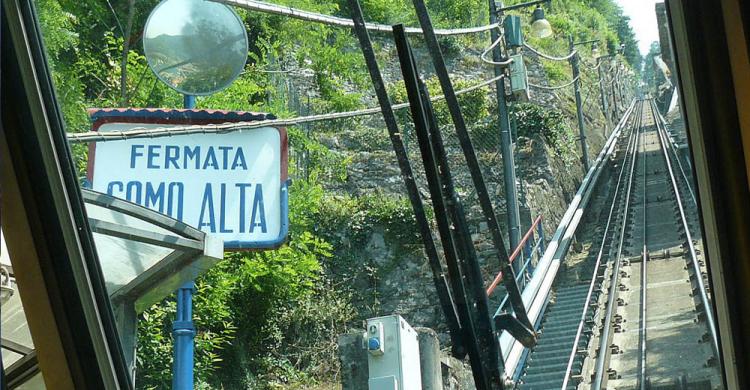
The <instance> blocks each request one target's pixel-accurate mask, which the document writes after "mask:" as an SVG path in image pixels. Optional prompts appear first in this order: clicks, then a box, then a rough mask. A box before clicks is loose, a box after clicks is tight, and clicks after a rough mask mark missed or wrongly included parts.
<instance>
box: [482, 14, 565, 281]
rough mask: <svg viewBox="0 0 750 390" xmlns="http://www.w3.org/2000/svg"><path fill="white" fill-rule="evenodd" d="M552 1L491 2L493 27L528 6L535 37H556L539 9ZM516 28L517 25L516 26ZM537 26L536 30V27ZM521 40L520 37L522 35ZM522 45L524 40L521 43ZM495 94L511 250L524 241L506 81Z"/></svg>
mask: <svg viewBox="0 0 750 390" xmlns="http://www.w3.org/2000/svg"><path fill="white" fill-rule="evenodd" d="M550 1H551V0H536V1H530V2H527V3H521V4H516V5H511V6H508V7H503V3H502V1H496V0H489V5H490V24H496V23H498V22H499V25H503V23H502V22H503V13H504V12H505V11H510V10H514V9H520V8H524V7H530V6H534V5H536V6H537V9H536V10H534V14H533V18H532V20H533V21H532V31H534V32H535V34H541V35H539V36H549V35H551V34H552V28H551V27H550V26H549V22H548V21H547V20H546V19H545V18H544V11H543V10H542V9H541V8H539V7H538V6H539V5H540V4H543V3H550ZM513 24H514V25H515V23H513ZM535 26H536V27H535ZM499 38H500V34H499V33H498V29H494V28H493V29H492V30H490V39H491V40H492V43H493V44H494V43H495V42H497V41H498V39H499ZM519 38H520V34H519ZM506 39H507V35H506ZM517 43H518V44H519V45H520V44H521V41H520V39H519V42H517ZM503 57H504V56H503V53H502V51H501V49H500V45H494V48H493V49H492V60H493V64H494V66H493V68H494V72H495V77H500V76H502V75H503V68H502V66H503V65H502V64H503V62H504V61H503V60H506V61H505V62H507V58H503ZM495 93H496V94H497V115H498V122H499V124H500V152H501V154H502V158H503V183H504V185H505V205H506V214H507V221H508V241H509V244H510V245H509V246H510V248H511V250H513V249H515V248H516V247H517V246H518V244H519V243H520V242H521V218H520V212H519V208H518V194H517V192H516V167H515V162H514V158H513V143H512V140H511V134H510V119H509V115H508V104H507V102H506V101H505V81H504V80H503V79H498V80H497V81H495ZM520 263H521V262H514V263H513V264H514V270H516V271H518V270H519V269H520Z"/></svg>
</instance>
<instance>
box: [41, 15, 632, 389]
mask: <svg viewBox="0 0 750 390" xmlns="http://www.w3.org/2000/svg"><path fill="white" fill-rule="evenodd" d="M275 2H276V3H278V4H285V5H289V6H293V7H295V8H301V9H305V10H308V11H314V12H320V13H323V14H327V15H336V16H341V17H348V16H349V11H348V8H347V2H346V1H343V0H323V1H320V0H317V1H316V0H299V1H290V0H284V1H275ZM519 2H520V1H508V2H507V3H506V5H510V4H515V3H519ZM156 4H157V1H155V0H149V1H142V2H133V1H131V2H112V6H107V5H103V4H99V3H92V2H76V1H72V0H37V7H38V10H39V12H40V13H41V25H42V30H43V32H44V34H45V38H46V42H45V43H46V46H47V50H48V57H49V59H50V61H51V65H52V69H53V71H54V77H55V82H56V88H57V95H58V97H59V99H60V101H61V104H62V108H63V112H64V114H65V119H66V121H67V124H68V131H71V132H80V131H86V130H88V127H89V123H88V119H87V117H86V111H85V110H86V109H87V108H91V107H117V106H130V107H180V106H181V104H182V96H180V95H179V94H178V93H176V92H174V91H172V90H170V89H169V88H168V87H166V86H165V85H163V84H162V83H160V82H159V81H158V80H157V79H156V78H155V77H154V75H153V74H152V73H151V71H150V70H149V69H148V67H147V64H146V60H145V57H144V55H143V49H142V42H141V41H140V38H141V34H142V29H143V25H144V23H145V20H146V18H147V17H148V14H149V12H150V10H151V9H152V8H153V7H154V6H155V5H156ZM362 5H363V8H364V13H365V15H366V16H367V17H368V19H369V20H371V21H373V22H379V23H386V24H393V23H404V24H406V25H410V26H416V25H417V23H416V17H415V15H414V12H413V8H412V7H411V4H410V3H409V2H404V1H400V0H365V1H362ZM428 7H429V8H430V10H431V16H432V17H433V19H434V20H435V23H436V25H437V26H439V27H469V26H479V25H484V24H486V23H487V19H488V17H487V12H488V11H487V4H486V3H485V2H484V1H480V0H431V1H428ZM529 12H530V10H524V11H519V12H515V11H514V13H515V14H518V15H521V16H522V20H523V21H524V29H525V30H524V31H525V33H526V36H527V37H528V36H529V35H530V34H529V31H528V28H529V27H528V24H529V23H527V21H528V20H529V18H530V15H529ZM238 13H239V14H240V16H241V17H242V19H243V20H244V22H245V25H246V28H247V31H248V36H249V37H250V43H251V45H250V50H251V53H250V58H249V59H248V63H247V66H246V71H245V72H244V73H243V74H242V75H241V76H240V77H239V78H238V79H237V81H235V82H234V84H232V86H230V87H229V88H227V89H226V90H224V91H221V92H219V93H216V94H214V95H211V96H208V97H201V98H199V99H198V101H197V105H198V108H199V109H209V108H211V109H224V110H246V111H259V112H270V113H273V114H275V115H277V116H279V117H295V116H304V115H311V114H319V113H330V112H340V111H350V110H356V109H360V108H365V107H376V106H377V104H376V100H375V99H374V92H373V90H372V86H371V85H370V79H369V77H368V74H367V71H366V68H365V66H364V61H363V59H362V55H361V52H360V51H359V47H358V46H357V44H356V39H355V37H354V36H353V34H352V32H351V31H350V30H348V29H341V28H336V27H331V26H324V25H319V24H310V23H307V22H303V21H299V20H292V19H287V18H285V17H282V16H275V15H267V14H260V13H255V12H248V11H244V10H238ZM547 17H548V19H549V21H550V22H551V24H552V27H553V29H554V31H555V36H554V37H552V38H550V39H546V40H542V39H536V38H528V40H527V42H528V43H529V44H530V45H531V46H533V47H535V48H537V49H539V50H541V51H543V52H545V53H548V54H551V55H555V56H562V55H565V54H566V53H567V51H568V41H567V36H568V35H572V36H574V37H575V40H576V41H586V40H592V39H596V40H599V41H600V42H602V43H601V45H600V46H599V47H598V50H599V54H598V55H604V54H613V55H614V54H617V51H618V49H619V48H620V46H621V45H624V46H623V55H622V56H620V57H622V58H624V59H625V63H627V64H628V66H629V67H631V68H632V69H640V61H641V59H640V54H639V53H638V50H637V47H636V42H635V40H634V38H633V32H632V30H631V27H630V26H629V25H628V22H627V18H623V16H622V12H621V10H620V9H619V8H618V7H617V6H616V5H615V3H614V1H613V0H592V1H582V0H581V1H576V0H556V1H554V2H553V3H552V8H551V9H548V10H547ZM129 26H130V27H129ZM374 39H375V44H376V46H377V53H378V57H379V60H380V63H381V66H382V67H383V70H384V75H385V78H386V80H387V81H388V82H389V91H390V92H391V98H392V99H394V100H395V101H404V99H405V96H404V91H403V87H402V86H401V83H400V79H401V76H400V71H399V70H398V59H397V57H396V51H395V47H394V45H393V44H392V42H391V40H390V37H388V36H387V35H378V36H376V37H375V38H374ZM490 43H491V42H490V38H489V34H487V33H482V34H474V35H467V36H460V37H450V38H443V39H442V40H441V45H442V48H443V51H444V53H445V54H446V57H447V60H448V63H449V67H450V71H451V74H452V75H453V78H454V82H455V83H456V85H457V88H465V87H468V86H471V85H474V84H477V83H478V82H480V81H484V80H487V79H489V78H490V77H492V76H491V75H492V68H491V67H490V66H488V65H487V64H485V63H484V62H482V61H481V60H480V58H479V57H480V55H481V53H482V51H483V50H484V49H485V48H486V47H487V46H488V45H489V44H490ZM412 44H413V45H414V47H415V51H416V55H417V58H418V62H419V66H420V67H421V69H422V70H423V71H424V76H425V78H426V79H427V80H428V84H430V86H431V88H433V89H434V94H436V95H437V94H439V89H438V88H437V84H436V83H435V81H434V79H433V78H432V70H431V64H430V61H429V57H428V55H427V53H426V50H425V48H424V47H423V44H422V42H421V40H420V39H419V38H416V37H415V38H413V39H412ZM579 50H580V53H581V58H582V85H583V86H582V94H583V96H584V110H585V123H586V126H587V136H588V140H589V148H590V154H591V155H592V156H595V155H596V153H598V151H599V149H600V147H601V145H602V144H603V140H604V135H603V134H604V128H605V126H606V125H605V119H604V116H603V114H602V111H601V108H600V105H599V90H598V85H597V80H598V74H597V70H596V69H595V68H594V67H595V66H596V61H595V60H594V57H595V56H594V55H593V54H592V47H591V46H580V47H579ZM523 54H524V57H525V61H526V65H527V68H528V70H529V77H530V82H531V83H533V84H535V85H543V86H545V85H546V86H556V85H563V84H565V83H567V82H568V81H570V80H571V79H572V75H571V71H570V66H569V65H568V63H567V62H559V61H558V62H556V61H547V60H544V59H542V58H539V57H538V56H536V55H535V54H533V53H531V52H530V51H528V50H524V51H523ZM494 97H495V95H494V91H493V90H492V89H490V88H482V89H478V90H476V91H474V92H472V93H468V94H465V95H462V98H461V102H462V106H463V107H462V108H463V110H464V114H465V115H466V116H467V118H468V121H469V123H470V132H471V134H472V140H473V142H474V143H475V147H476V148H477V149H478V150H479V151H480V159H481V162H482V165H483V173H484V175H485V179H486V180H487V182H488V186H489V187H490V188H491V190H492V192H493V201H494V202H495V207H496V211H497V212H498V214H503V213H504V207H505V201H504V199H503V192H504V191H503V190H504V189H503V184H502V183H503V181H502V172H503V171H502V166H501V158H500V157H501V156H500V154H499V152H498V144H499V136H498V133H497V130H496V129H497V127H496V126H497V125H496V104H497V102H496V101H495V100H494ZM436 110H437V114H438V117H439V120H440V121H441V125H443V127H444V129H445V132H446V135H447V136H446V139H447V143H448V152H449V154H450V157H451V161H452V163H453V162H455V164H456V178H457V181H458V183H459V190H460V191H461V192H462V194H461V195H462V196H463V197H465V199H466V202H467V209H468V210H469V218H470V220H471V221H473V229H474V233H475V235H474V239H475V242H476V245H477V247H478V248H479V249H480V254H484V255H486V254H488V253H491V248H490V247H488V245H489V243H488V242H487V239H486V237H485V233H486V232H485V230H486V226H483V225H482V224H481V223H480V218H479V214H478V212H477V211H478V208H477V205H476V204H474V203H475V201H472V199H473V198H472V197H473V196H474V195H473V194H472V189H471V186H470V185H469V180H468V176H467V175H468V173H467V172H466V171H465V169H462V168H463V167H462V166H461V165H460V164H461V163H460V161H461V160H460V158H461V156H460V149H459V148H458V147H457V144H456V142H455V139H452V138H451V136H450V135H451V134H452V128H451V126H450V124H449V120H448V115H447V112H446V107H445V106H444V105H441V104H437V105H436ZM511 111H512V116H513V121H514V126H515V129H516V133H517V136H518V139H517V145H516V163H517V165H518V178H519V191H520V193H521V194H522V195H523V198H522V203H523V205H524V208H525V210H527V211H526V212H525V214H524V215H526V220H528V219H530V218H531V217H530V216H537V215H544V224H545V225H544V227H545V230H546V232H548V233H549V232H552V231H553V230H554V228H555V227H556V225H557V221H558V220H559V218H560V216H561V214H562V212H563V211H564V208H565V205H566V204H567V202H568V201H569V198H570V196H572V194H573V193H574V192H575V189H576V187H577V185H578V183H579V181H580V178H581V177H582V170H581V168H580V163H579V161H580V151H579V150H580V149H579V146H578V143H577V141H576V137H577V135H576V134H577V131H578V130H577V125H576V122H575V104H574V100H573V95H572V88H563V89H558V90H553V91H548V90H545V89H539V88H536V89H532V91H531V99H530V101H529V102H516V103H514V104H513V105H512V108H511ZM610 115H611V113H610ZM399 120H400V124H401V126H402V128H403V129H404V133H405V138H406V142H407V146H408V148H409V152H410V156H411V157H412V160H413V161H414V164H416V162H417V161H418V145H417V144H416V140H415V137H414V136H413V134H412V133H410V128H411V124H410V119H409V117H408V115H407V114H406V111H401V112H400V113H399ZM610 126H611V123H610ZM288 131H289V135H290V142H291V150H290V164H289V168H290V176H291V177H292V178H293V181H294V182H293V185H292V187H291V190H290V210H291V211H290V221H291V231H290V239H289V242H288V244H287V245H285V246H284V247H282V248H280V249H278V250H275V251H269V252H263V253H250V252H235V253H227V255H226V256H225V260H224V261H223V262H222V263H220V264H219V265H218V266H217V267H216V268H214V269H213V270H212V271H210V272H209V273H208V274H207V275H205V276H203V277H201V278H200V279H199V280H198V281H197V290H198V292H197V294H196V297H195V310H194V311H195V318H196V326H197V328H198V334H197V336H196V346H197V347H196V380H197V382H198V383H199V387H198V388H227V389H239V388H252V389H278V388H309V387H312V386H320V387H321V388H330V386H332V385H331V384H332V383H336V382H337V380H338V374H339V368H338V366H337V363H336V362H337V354H336V337H337V336H338V335H339V334H341V333H345V332H347V331H348V330H349V329H351V328H359V327H360V326H361V320H363V319H366V318H368V317H373V316H377V315H382V314H390V313H393V312H398V313H401V314H402V315H404V316H405V317H406V318H407V320H408V321H409V322H410V323H412V324H413V325H415V326H429V327H433V328H435V329H436V330H437V331H438V332H442V334H441V340H442V341H444V342H447V341H448V337H447V335H446V334H445V326H444V324H443V323H442V314H441V312H440V308H439V306H437V304H436V301H437V300H436V298H435V292H434V287H433V285H432V283H431V275H430V271H429V267H428V266H427V264H426V261H425V259H424V254H423V250H422V247H421V241H420V239H419V236H418V235H417V229H416V228H415V226H414V225H415V222H414V217H413V214H412V211H411V206H410V204H409V202H408V200H407V199H406V197H405V196H404V191H403V188H402V186H403V185H402V181H401V179H400V176H399V173H398V172H399V171H398V168H397V165H396V164H395V157H394V155H393V151H392V149H391V146H390V143H389V141H388V138H387V132H386V130H385V128H384V125H383V121H382V118H381V117H380V116H379V115H375V116H367V117H357V118H353V119H342V120H335V121H325V122H317V123H312V124H308V125H304V126H298V127H292V128H289V129H288ZM74 152H75V157H76V161H77V163H78V166H79V167H80V171H81V176H82V177H84V173H85V172H84V169H85V167H86V162H87V150H86V148H84V147H81V146H76V147H75V148H74ZM423 193H424V194H425V198H426V197H427V196H426V194H427V193H428V192H427V191H426V190H425V191H424V192H423ZM472 202H474V203H472ZM499 219H500V220H501V221H503V223H504V221H505V218H504V216H501V218H499ZM501 228H502V229H503V231H507V229H506V227H505V226H501ZM483 266H484V268H485V273H486V276H487V278H488V279H489V278H490V276H491V275H492V274H494V273H495V272H496V270H495V269H493V265H492V264H483ZM174 312H175V302H174V300H173V299H167V300H165V301H164V302H162V303H160V304H158V305H155V306H154V307H153V308H151V309H150V310H148V311H147V312H146V313H144V314H143V315H142V317H141V318H140V321H139V339H138V356H139V358H138V371H137V383H138V387H139V388H165V387H168V386H169V384H170V382H171V379H170V378H171V360H172V358H171V353H172V344H171V336H170V333H171V323H172V319H173V318H174Z"/></svg>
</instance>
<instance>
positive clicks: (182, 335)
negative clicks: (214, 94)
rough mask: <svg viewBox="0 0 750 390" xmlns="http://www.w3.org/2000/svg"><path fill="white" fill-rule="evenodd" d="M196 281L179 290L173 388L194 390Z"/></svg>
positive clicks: (188, 98) (188, 103) (188, 101)
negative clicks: (194, 297)
mask: <svg viewBox="0 0 750 390" xmlns="http://www.w3.org/2000/svg"><path fill="white" fill-rule="evenodd" d="M183 103H184V107H185V108H188V109H190V108H195V96H192V95H185V96H184V98H183ZM194 292H195V282H192V281H191V282H187V283H185V284H184V285H183V286H182V287H180V288H179V289H178V290H177V315H176V317H177V318H176V319H175V321H174V322H173V323H172V337H173V339H174V364H173V366H172V390H193V349H194V347H195V345H194V339H195V325H194V324H193V293H194Z"/></svg>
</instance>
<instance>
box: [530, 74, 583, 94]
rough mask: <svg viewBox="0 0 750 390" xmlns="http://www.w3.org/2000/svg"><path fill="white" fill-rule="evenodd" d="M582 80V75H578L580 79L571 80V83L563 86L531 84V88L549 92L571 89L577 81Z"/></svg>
mask: <svg viewBox="0 0 750 390" xmlns="http://www.w3.org/2000/svg"><path fill="white" fill-rule="evenodd" d="M580 78H581V75H578V77H576V78H574V79H573V80H571V81H570V82H569V83H566V84H563V85H556V86H554V87H550V86H546V85H538V84H532V83H529V87H534V88H539V89H546V90H548V91H552V90H556V89H563V88H565V87H569V86H571V85H573V83H575V82H576V81H578V80H579V79H580Z"/></svg>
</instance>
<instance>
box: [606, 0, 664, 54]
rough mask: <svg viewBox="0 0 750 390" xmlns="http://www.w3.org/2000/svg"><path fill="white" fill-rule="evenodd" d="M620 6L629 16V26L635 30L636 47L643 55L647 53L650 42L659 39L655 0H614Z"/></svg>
mask: <svg viewBox="0 0 750 390" xmlns="http://www.w3.org/2000/svg"><path fill="white" fill-rule="evenodd" d="M615 1H616V2H617V4H619V5H620V7H622V10H623V12H624V14H625V15H626V16H630V26H631V27H633V31H635V39H637V40H638V48H639V49H640V51H641V54H643V55H644V56H645V55H646V54H647V53H648V49H649V47H650V46H651V42H653V41H658V40H659V30H658V28H657V25H656V11H654V4H656V3H657V2H658V3H661V2H662V1H656V0H615Z"/></svg>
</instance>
